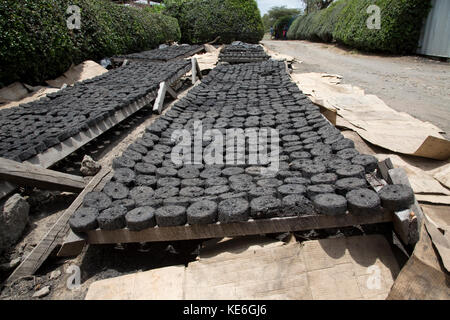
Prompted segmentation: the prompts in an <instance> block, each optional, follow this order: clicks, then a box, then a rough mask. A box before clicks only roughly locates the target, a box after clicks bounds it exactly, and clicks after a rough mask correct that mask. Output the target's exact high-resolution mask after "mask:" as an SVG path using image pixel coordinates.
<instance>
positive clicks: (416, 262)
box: [388, 227, 450, 300]
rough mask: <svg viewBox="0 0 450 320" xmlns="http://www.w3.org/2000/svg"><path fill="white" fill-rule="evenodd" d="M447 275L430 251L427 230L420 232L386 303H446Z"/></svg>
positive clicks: (449, 278) (449, 291) (449, 293)
mask: <svg viewBox="0 0 450 320" xmlns="http://www.w3.org/2000/svg"><path fill="white" fill-rule="evenodd" d="M448 283H450V275H449V273H446V272H445V270H444V268H443V266H442V262H441V261H440V257H439V254H438V253H437V251H436V250H435V249H434V247H433V243H432V241H431V237H430V235H429V234H428V232H427V229H426V228H425V227H424V228H422V231H421V235H420V241H419V242H418V243H417V244H416V247H415V249H414V252H413V255H412V256H411V258H410V259H409V261H408V262H407V264H406V265H405V266H404V267H403V269H402V271H401V272H400V274H399V276H398V278H397V279H396V281H395V283H394V285H393V287H392V290H391V292H390V293H389V296H388V300H418V299H419V300H437V299H439V300H449V299H450V288H449V286H448Z"/></svg>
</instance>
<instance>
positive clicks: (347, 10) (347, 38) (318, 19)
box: [288, 0, 430, 53]
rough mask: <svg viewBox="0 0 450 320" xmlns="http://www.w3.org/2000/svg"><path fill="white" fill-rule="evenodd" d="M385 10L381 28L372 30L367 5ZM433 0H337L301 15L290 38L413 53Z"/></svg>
mask: <svg viewBox="0 0 450 320" xmlns="http://www.w3.org/2000/svg"><path fill="white" fill-rule="evenodd" d="M372 4H375V5H377V6H379V7H380V9H381V29H380V30H377V29H369V28H368V27H367V24H366V22H367V19H368V18H369V16H370V14H368V13H367V8H368V7H369V6H370V5H372ZM429 8H430V0H337V1H335V2H334V3H333V4H332V5H331V6H330V7H328V8H327V9H324V10H320V11H317V12H314V13H311V14H308V15H306V16H300V17H298V18H297V19H296V20H295V21H294V23H293V24H292V26H291V28H290V29H289V32H288V38H289V39H296V40H304V39H306V40H312V41H325V42H331V41H333V40H335V41H337V42H339V43H343V44H345V45H348V46H350V47H354V48H357V49H361V50H365V51H384V52H390V53H408V52H413V51H414V50H415V48H416V47H417V43H418V40H419V36H420V30H421V27H422V24H423V21H424V19H425V18H426V16H427V15H428V10H429Z"/></svg>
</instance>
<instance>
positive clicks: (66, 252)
mask: <svg viewBox="0 0 450 320" xmlns="http://www.w3.org/2000/svg"><path fill="white" fill-rule="evenodd" d="M85 245H86V240H85V239H84V238H81V237H80V236H78V235H76V234H75V233H73V231H72V230H70V231H69V234H68V235H67V237H66V239H65V240H64V242H63V244H62V246H61V248H60V249H59V251H58V253H57V256H58V257H60V258H61V257H62V258H65V257H76V256H78V255H79V254H80V253H81V252H82V251H83V248H84V246H85Z"/></svg>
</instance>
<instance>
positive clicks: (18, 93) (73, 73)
mask: <svg viewBox="0 0 450 320" xmlns="http://www.w3.org/2000/svg"><path fill="white" fill-rule="evenodd" d="M105 72H108V70H107V69H105V68H103V67H102V66H101V65H99V64H98V63H95V62H94V61H91V60H87V61H85V62H83V63H81V64H79V65H76V66H72V67H70V69H69V70H67V71H66V72H65V73H64V75H62V76H61V77H59V78H57V79H55V80H48V81H46V82H47V83H48V84H49V85H50V86H52V87H53V88H48V87H41V86H37V87H31V86H28V85H26V84H22V83H20V82H16V83H13V84H12V85H10V86H8V87H5V88H2V89H1V90H0V109H4V108H11V107H15V106H18V105H20V104H22V103H28V102H32V101H35V100H38V99H40V98H42V97H45V96H46V95H47V94H49V93H52V92H56V91H58V90H59V89H60V88H61V87H62V86H63V85H64V84H67V85H73V84H74V83H75V82H77V81H83V80H87V79H91V78H93V77H96V76H99V75H101V74H103V73H105Z"/></svg>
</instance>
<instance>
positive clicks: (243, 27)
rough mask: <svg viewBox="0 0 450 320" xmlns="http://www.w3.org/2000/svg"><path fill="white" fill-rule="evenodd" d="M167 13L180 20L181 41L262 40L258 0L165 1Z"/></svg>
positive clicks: (223, 41)
mask: <svg viewBox="0 0 450 320" xmlns="http://www.w3.org/2000/svg"><path fill="white" fill-rule="evenodd" d="M164 3H165V5H166V11H165V13H166V14H169V15H171V16H173V17H175V18H177V19H178V22H179V23H180V27H181V32H182V34H181V41H182V42H184V43H204V42H209V41H212V40H214V39H215V38H216V37H218V36H220V38H221V39H220V41H221V42H222V43H230V42H232V41H236V40H240V41H245V42H250V43H257V42H259V41H260V40H261V39H262V38H263V36H264V26H263V23H262V19H261V14H260V12H259V9H258V5H257V4H256V1H255V0H166V1H165V2H164Z"/></svg>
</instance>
